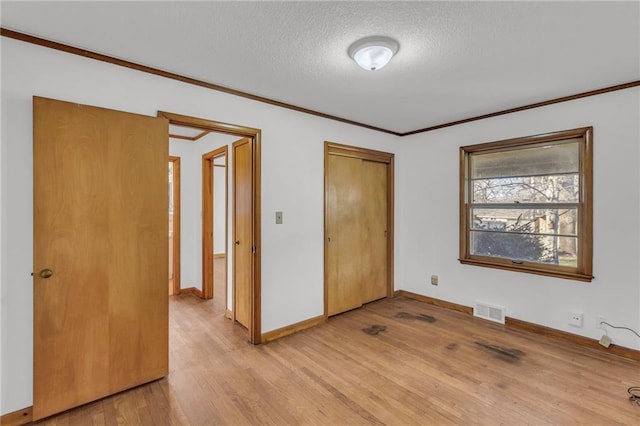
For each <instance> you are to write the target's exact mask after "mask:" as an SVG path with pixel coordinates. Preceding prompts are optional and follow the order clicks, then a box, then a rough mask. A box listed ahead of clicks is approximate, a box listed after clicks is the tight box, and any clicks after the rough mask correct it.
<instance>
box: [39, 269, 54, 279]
mask: <svg viewBox="0 0 640 426" xmlns="http://www.w3.org/2000/svg"><path fill="white" fill-rule="evenodd" d="M38 275H39V276H40V278H50V277H51V276H52V275H53V271H52V270H51V269H49V268H46V269H43V270H42V271H40V273H38Z"/></svg>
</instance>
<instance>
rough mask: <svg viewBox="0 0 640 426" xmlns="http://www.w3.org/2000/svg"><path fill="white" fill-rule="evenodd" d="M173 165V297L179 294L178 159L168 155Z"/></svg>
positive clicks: (179, 201)
mask: <svg viewBox="0 0 640 426" xmlns="http://www.w3.org/2000/svg"><path fill="white" fill-rule="evenodd" d="M169 162H170V163H173V247H172V248H173V295H174V296H177V295H179V294H180V204H181V200H180V157H175V156H172V155H170V156H169Z"/></svg>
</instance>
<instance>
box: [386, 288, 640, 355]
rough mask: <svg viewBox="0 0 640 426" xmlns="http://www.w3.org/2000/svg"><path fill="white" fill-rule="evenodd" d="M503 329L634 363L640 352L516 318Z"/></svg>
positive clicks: (431, 301) (466, 308)
mask: <svg viewBox="0 0 640 426" xmlns="http://www.w3.org/2000/svg"><path fill="white" fill-rule="evenodd" d="M395 296H404V297H406V298H409V299H414V300H418V301H420V302H424V303H428V304H430V305H435V306H440V307H443V308H447V309H452V310H454V311H458V312H463V313H465V314H469V315H473V308H472V307H470V306H464V305H459V304H457V303H452V302H446V301H444V300H440V299H435V298H433V297H429V296H423V295H421V294H417V293H412V292H410V291H406V290H398V291H396V292H395ZM505 327H506V328H509V329H513V330H523V331H528V332H530V333H534V334H539V335H542V336H547V337H552V338H555V339H561V340H564V341H567V342H571V343H574V344H576V345H580V346H585V347H589V348H592V349H596V350H598V351H601V352H606V353H609V354H613V355H618V356H621V357H623V358H627V359H632V360H634V361H640V351H638V350H635V349H630V348H625V347H623V346H618V345H611V346H609V347H608V348H605V347H604V346H601V345H600V343H598V340H596V339H592V338H589V337H584V336H579V335H577V334H571V333H567V332H566V331H562V330H556V329H555V328H550V327H545V326H543V325H539V324H534V323H532V322H527V321H522V320H519V319H516V318H511V317H506V321H505Z"/></svg>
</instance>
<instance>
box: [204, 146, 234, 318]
mask: <svg viewBox="0 0 640 426" xmlns="http://www.w3.org/2000/svg"><path fill="white" fill-rule="evenodd" d="M227 151H228V149H227V146H226V145H225V146H222V147H220V148H218V149H216V150H213V151H211V152H208V153H206V154H204V155H203V156H202V282H203V293H204V294H203V295H204V298H205V299H211V298H213V297H224V299H223V300H224V301H225V306H227V264H228V263H227V245H228V244H227V229H228V225H227V213H228V205H229V203H228V197H227V187H228V184H227V180H228V174H227ZM230 312H231V310H230V309H227V313H226V316H227V317H229V314H230Z"/></svg>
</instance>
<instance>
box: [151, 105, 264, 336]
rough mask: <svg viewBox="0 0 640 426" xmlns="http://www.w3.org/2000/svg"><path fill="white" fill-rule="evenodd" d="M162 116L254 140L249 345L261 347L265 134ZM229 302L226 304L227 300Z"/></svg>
mask: <svg viewBox="0 0 640 426" xmlns="http://www.w3.org/2000/svg"><path fill="white" fill-rule="evenodd" d="M158 117H163V118H166V119H167V120H169V123H170V124H177V125H182V126H187V127H195V128H199V129H202V130H212V131H214V132H219V133H225V134H228V135H234V136H240V137H246V138H251V139H252V140H253V152H252V160H253V161H252V168H253V169H252V174H253V179H252V184H253V194H252V195H253V212H252V216H253V217H252V222H253V242H252V243H253V246H254V247H255V252H254V253H253V257H252V261H253V262H252V263H253V267H252V268H251V269H252V270H251V283H250V287H251V291H250V293H251V294H252V296H253V297H251V301H250V304H251V307H250V310H251V314H252V315H251V322H250V324H249V342H250V343H252V344H259V343H261V341H262V336H261V333H260V330H261V321H262V313H261V312H262V299H261V296H262V285H261V277H262V271H261V256H262V245H261V227H260V225H261V224H260V220H261V205H260V194H261V163H260V159H261V156H262V154H261V138H262V131H261V130H260V129H255V128H252V127H245V126H238V125H235V124H229V123H223V122H220V121H213V120H207V119H205V118H197V117H191V116H188V115H181V114H175V113H171V112H165V111H158ZM225 303H226V301H225Z"/></svg>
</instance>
